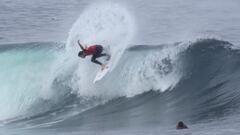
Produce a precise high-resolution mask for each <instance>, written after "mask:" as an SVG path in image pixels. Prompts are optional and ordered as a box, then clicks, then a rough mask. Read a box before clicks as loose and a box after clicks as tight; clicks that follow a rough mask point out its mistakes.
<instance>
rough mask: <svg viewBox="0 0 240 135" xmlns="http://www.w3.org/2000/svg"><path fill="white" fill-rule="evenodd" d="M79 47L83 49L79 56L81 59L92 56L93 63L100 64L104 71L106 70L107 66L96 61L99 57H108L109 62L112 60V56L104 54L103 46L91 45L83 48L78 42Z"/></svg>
mask: <svg viewBox="0 0 240 135" xmlns="http://www.w3.org/2000/svg"><path fill="white" fill-rule="evenodd" d="M78 45H79V46H80V48H81V49H82V50H81V51H79V53H78V56H79V57H81V58H85V57H86V56H88V55H92V58H91V61H92V62H93V63H95V64H98V65H100V66H101V67H102V70H103V69H104V68H105V66H106V65H105V64H103V63H101V62H99V61H98V60H96V59H97V58H99V57H102V56H107V57H108V58H107V60H109V59H110V55H109V54H106V53H102V51H103V47H102V46H101V45H91V46H89V47H85V48H84V47H83V45H82V44H81V43H80V41H79V40H78Z"/></svg>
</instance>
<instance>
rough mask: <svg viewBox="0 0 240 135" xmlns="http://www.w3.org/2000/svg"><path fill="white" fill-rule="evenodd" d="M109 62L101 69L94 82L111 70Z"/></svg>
mask: <svg viewBox="0 0 240 135" xmlns="http://www.w3.org/2000/svg"><path fill="white" fill-rule="evenodd" d="M109 69H110V67H109V63H108V64H107V65H106V67H105V68H104V69H103V70H99V71H98V73H97V75H96V77H95V79H94V80H93V83H96V82H97V81H99V80H101V79H102V78H103V77H104V76H105V75H106V74H107V73H108V71H109Z"/></svg>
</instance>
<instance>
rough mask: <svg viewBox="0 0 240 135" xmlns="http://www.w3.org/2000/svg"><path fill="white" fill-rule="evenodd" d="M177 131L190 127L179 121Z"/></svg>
mask: <svg viewBox="0 0 240 135" xmlns="http://www.w3.org/2000/svg"><path fill="white" fill-rule="evenodd" d="M176 129H188V127H187V126H186V125H185V124H184V123H183V122H182V121H179V122H178V124H177V126H176Z"/></svg>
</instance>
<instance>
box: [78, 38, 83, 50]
mask: <svg viewBox="0 0 240 135" xmlns="http://www.w3.org/2000/svg"><path fill="white" fill-rule="evenodd" d="M78 45H79V46H80V48H81V49H82V50H85V48H84V47H83V45H82V44H81V43H80V41H79V40H78Z"/></svg>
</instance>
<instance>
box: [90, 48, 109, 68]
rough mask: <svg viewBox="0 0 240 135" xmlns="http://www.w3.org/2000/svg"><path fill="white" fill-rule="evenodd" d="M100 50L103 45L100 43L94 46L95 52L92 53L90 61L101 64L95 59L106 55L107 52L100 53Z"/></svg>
mask: <svg viewBox="0 0 240 135" xmlns="http://www.w3.org/2000/svg"><path fill="white" fill-rule="evenodd" d="M102 51H103V47H102V46H101V45H97V46H96V53H95V54H93V56H92V59H91V61H92V62H93V63H96V64H99V65H102V63H101V62H99V61H98V60H96V59H97V58H99V57H102V56H108V54H106V53H102Z"/></svg>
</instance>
